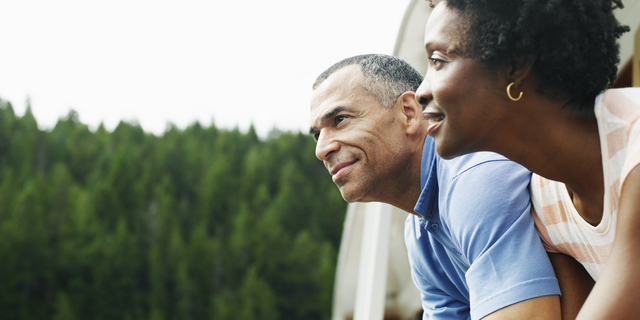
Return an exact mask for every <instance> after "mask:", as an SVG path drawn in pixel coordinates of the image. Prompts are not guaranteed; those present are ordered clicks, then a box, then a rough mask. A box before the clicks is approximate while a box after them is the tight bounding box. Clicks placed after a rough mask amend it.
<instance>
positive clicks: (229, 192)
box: [0, 101, 346, 320]
mask: <svg viewBox="0 0 640 320" xmlns="http://www.w3.org/2000/svg"><path fill="white" fill-rule="evenodd" d="M314 148H315V143H314V142H313V139H311V137H310V136H308V135H307V134H303V133H292V132H279V131H277V130H275V129H274V130H273V131H272V132H271V133H270V134H269V135H268V137H265V138H260V137H258V135H257V134H256V132H255V130H254V129H253V127H251V128H250V129H249V130H247V131H246V132H242V131H241V130H239V129H233V130H230V129H218V128H216V127H215V125H211V126H209V127H205V126H202V125H200V124H198V123H194V124H192V125H191V126H189V127H187V128H185V129H178V128H176V127H175V126H172V125H170V124H169V125H168V126H167V129H166V131H165V133H164V134H162V135H161V136H158V135H154V134H151V133H147V132H145V131H144V130H143V129H142V128H141V127H140V126H139V125H137V124H135V123H128V122H121V123H120V124H119V125H118V126H117V127H116V128H115V129H114V130H112V131H107V130H106V129H105V128H104V127H103V126H100V127H99V128H97V129H95V130H91V129H90V128H89V127H88V126H87V125H85V124H83V123H81V122H80V121H79V116H78V114H77V113H76V112H74V111H71V112H70V113H69V114H68V115H67V116H65V117H63V118H61V119H60V120H59V121H58V122H57V124H56V125H55V127H54V128H51V129H47V130H42V129H39V128H38V124H37V121H36V120H35V118H34V116H33V114H32V112H31V111H30V108H29V107H27V111H26V112H25V113H24V115H23V116H17V115H16V114H15V111H14V109H13V107H12V105H11V103H10V102H7V101H0V320H4V319H11V320H16V319H22V320H41V319H54V320H74V319H77V320H84V319H96V320H100V319H105V320H106V319H129V320H138V319H149V320H169V319H184V320H187V319H216V320H225V319H266V320H268V319H329V318H330V315H331V299H332V290H333V281H334V273H335V265H336V259H337V252H338V247H339V243H340V237H341V232H342V224H343V220H344V216H345V211H346V203H345V202H344V200H343V199H342V197H341V196H340V193H339V191H338V190H337V188H336V187H335V185H334V184H333V182H332V181H331V178H330V176H329V175H328V174H327V172H326V169H325V168H324V166H323V165H322V163H321V162H320V161H318V159H316V157H315V153H314Z"/></svg>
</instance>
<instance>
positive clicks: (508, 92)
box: [507, 82, 522, 101]
mask: <svg viewBox="0 0 640 320" xmlns="http://www.w3.org/2000/svg"><path fill="white" fill-rule="evenodd" d="M513 84H515V82H511V83H510V84H509V85H508V86H507V95H508V96H509V99H511V100H513V101H518V100H520V99H521V98H522V91H520V95H519V96H518V98H514V97H512V96H511V86H512V85H513Z"/></svg>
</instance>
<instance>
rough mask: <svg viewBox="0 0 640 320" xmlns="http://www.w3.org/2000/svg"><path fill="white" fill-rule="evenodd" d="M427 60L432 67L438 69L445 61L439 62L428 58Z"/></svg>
mask: <svg viewBox="0 0 640 320" xmlns="http://www.w3.org/2000/svg"><path fill="white" fill-rule="evenodd" d="M429 60H431V64H432V65H433V66H434V67H436V68H437V67H439V66H440V65H442V64H443V63H444V62H445V61H444V60H440V59H436V58H429Z"/></svg>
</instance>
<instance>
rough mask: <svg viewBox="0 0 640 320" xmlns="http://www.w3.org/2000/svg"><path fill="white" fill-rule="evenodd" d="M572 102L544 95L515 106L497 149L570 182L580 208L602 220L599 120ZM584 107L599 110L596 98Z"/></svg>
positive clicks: (537, 170)
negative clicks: (576, 108)
mask: <svg viewBox="0 0 640 320" xmlns="http://www.w3.org/2000/svg"><path fill="white" fill-rule="evenodd" d="M572 107H575V106H572V105H571V104H568V103H564V102H560V101H552V100H549V99H546V98H544V97H534V98H532V99H531V100H530V101H529V102H528V103H526V104H522V105H519V106H517V108H516V106H513V108H514V112H513V113H514V114H513V117H512V120H513V121H511V122H510V125H509V126H508V127H507V128H506V129H507V130H509V131H504V132H503V133H502V134H500V138H498V139H496V142H495V143H494V147H495V148H492V149H494V150H493V151H496V152H498V153H501V154H503V155H504V156H506V157H507V158H509V159H511V160H513V161H515V162H518V163H520V164H522V165H523V166H525V167H526V168H528V169H529V170H531V171H532V172H534V173H536V174H538V175H540V176H543V177H545V178H547V179H550V180H556V181H560V182H562V183H564V184H565V185H566V186H567V190H568V191H569V194H570V195H571V197H572V200H573V203H574V206H575V207H576V209H577V210H578V212H579V213H580V214H581V215H582V217H583V218H584V219H585V220H587V222H589V223H591V224H592V225H597V224H598V223H599V222H600V220H601V218H602V203H603V199H604V178H603V170H602V156H601V151H600V137H599V134H598V125H597V121H596V118H595V115H594V114H593V112H590V113H589V114H580V113H579V112H577V111H574V110H572ZM583 107H584V108H585V109H584V110H593V103H592V102H590V103H589V104H588V105H586V106H583ZM507 133H508V134H507ZM500 140H504V141H500Z"/></svg>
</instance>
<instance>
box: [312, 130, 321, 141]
mask: <svg viewBox="0 0 640 320" xmlns="http://www.w3.org/2000/svg"><path fill="white" fill-rule="evenodd" d="M313 139H314V140H316V142H317V141H318V139H320V132H316V133H315V134H314V135H313Z"/></svg>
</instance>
